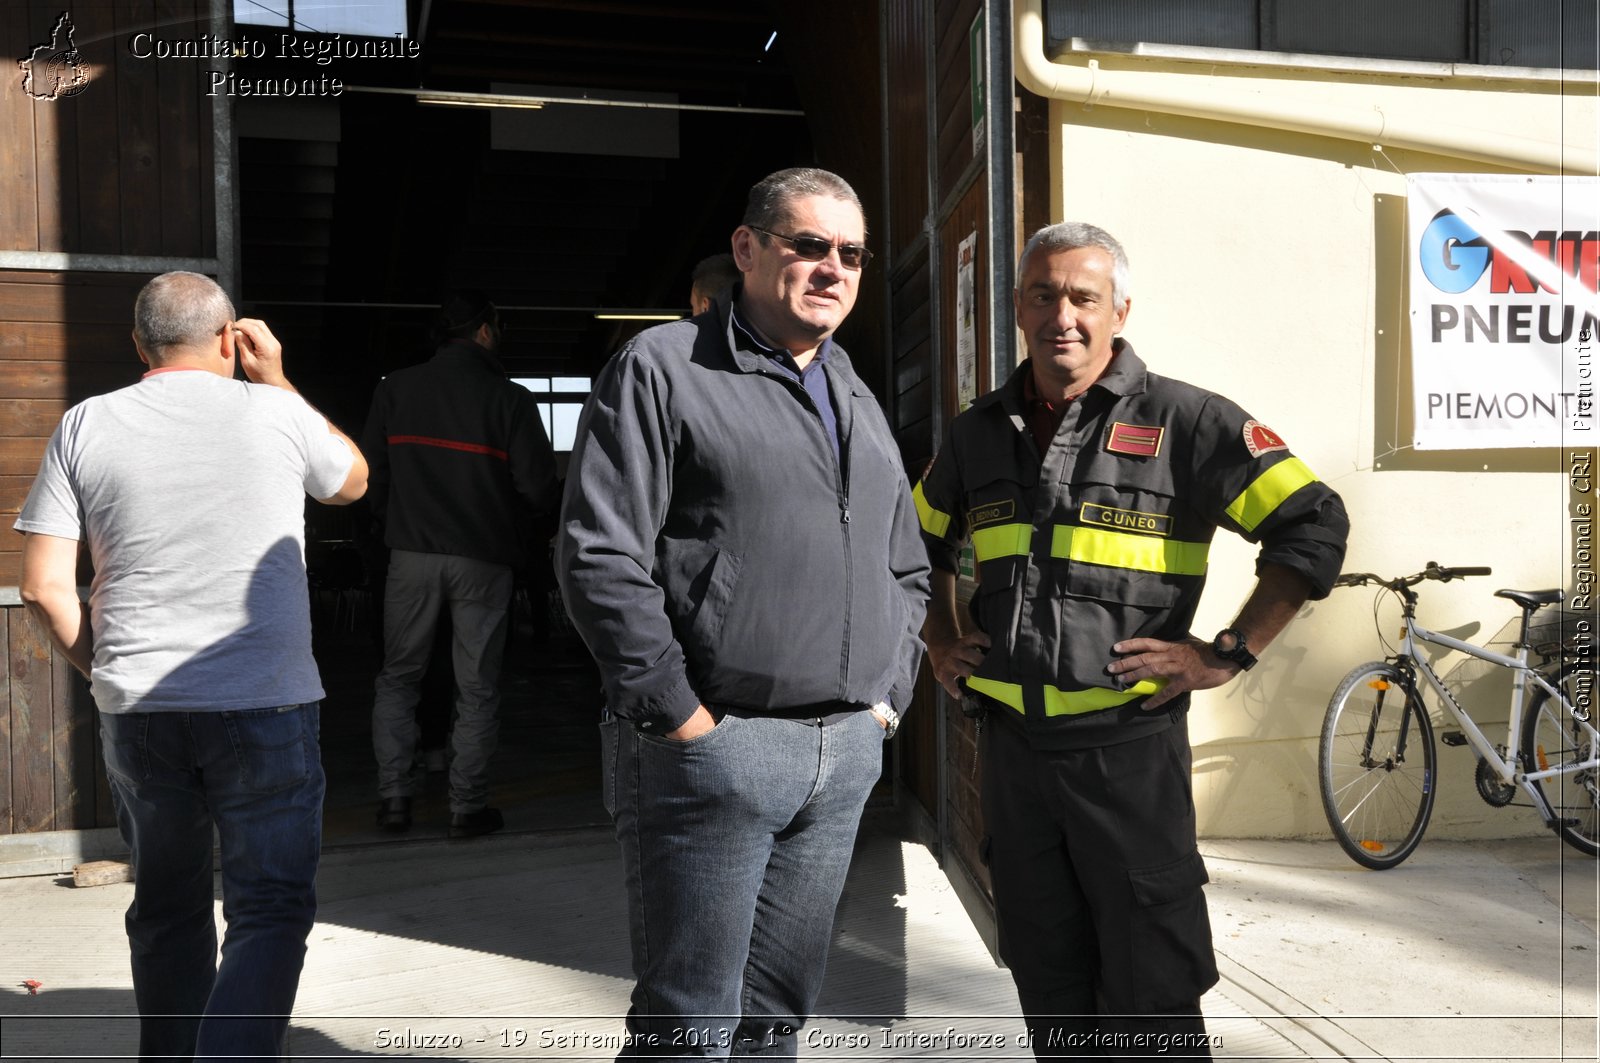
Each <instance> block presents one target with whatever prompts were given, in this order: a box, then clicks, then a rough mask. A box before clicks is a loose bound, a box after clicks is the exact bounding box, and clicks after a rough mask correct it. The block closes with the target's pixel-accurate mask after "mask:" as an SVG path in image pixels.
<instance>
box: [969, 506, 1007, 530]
mask: <svg viewBox="0 0 1600 1063" xmlns="http://www.w3.org/2000/svg"><path fill="white" fill-rule="evenodd" d="M1016 515H1017V500H1016V499H1014V498H1008V499H1006V500H1005V501H1004V502H991V503H990V504H989V505H987V506H979V507H978V508H977V509H974V510H972V511H970V512H969V513H968V514H967V528H968V529H969V530H970V529H972V528H981V527H983V526H984V525H986V524H999V523H1000V522H1001V521H1006V520H1012V519H1013V518H1015V517H1016Z"/></svg>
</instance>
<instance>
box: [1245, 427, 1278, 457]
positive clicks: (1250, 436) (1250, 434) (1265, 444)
mask: <svg viewBox="0 0 1600 1063" xmlns="http://www.w3.org/2000/svg"><path fill="white" fill-rule="evenodd" d="M1244 446H1245V449H1246V450H1248V451H1249V452H1250V456H1251V457H1252V458H1259V457H1261V455H1263V454H1271V453H1272V452H1273V451H1275V450H1288V449H1289V444H1287V443H1285V442H1284V441H1283V437H1282V436H1280V435H1279V434H1278V433H1276V432H1274V431H1273V430H1272V429H1270V428H1268V427H1267V426H1266V425H1264V424H1262V423H1261V422H1260V421H1246V422H1245V423H1244Z"/></svg>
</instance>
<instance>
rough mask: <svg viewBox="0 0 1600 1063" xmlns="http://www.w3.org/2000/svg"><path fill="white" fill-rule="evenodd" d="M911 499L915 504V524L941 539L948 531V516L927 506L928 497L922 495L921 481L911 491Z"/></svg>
mask: <svg viewBox="0 0 1600 1063" xmlns="http://www.w3.org/2000/svg"><path fill="white" fill-rule="evenodd" d="M911 498H912V500H913V501H915V502H916V504H917V522H918V523H919V524H921V525H922V530H923V531H925V532H927V533H928V534H929V535H932V536H934V537H935V538H938V539H943V538H944V536H945V533H946V532H948V531H949V530H950V514H948V513H942V512H940V511H939V510H937V509H934V508H933V507H932V506H931V505H929V504H928V497H927V496H926V495H924V494H923V493H922V481H921V480H918V481H917V486H915V487H913V488H912V489H911Z"/></svg>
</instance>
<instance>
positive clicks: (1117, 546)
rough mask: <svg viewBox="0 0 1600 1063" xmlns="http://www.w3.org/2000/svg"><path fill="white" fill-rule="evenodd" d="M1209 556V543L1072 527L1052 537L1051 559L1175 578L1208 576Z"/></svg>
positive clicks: (1054, 532) (1060, 528)
mask: <svg viewBox="0 0 1600 1063" xmlns="http://www.w3.org/2000/svg"><path fill="white" fill-rule="evenodd" d="M1210 553H1211V544H1210V543H1186V542H1181V541H1179V540H1177V539H1161V538H1157V537H1156V536H1154V535H1129V534H1128V533H1127V532H1115V531H1108V530H1107V529H1105V528H1086V527H1081V526H1075V525H1072V524H1057V525H1056V526H1055V528H1054V529H1053V530H1052V532H1051V535H1050V556H1051V557H1065V558H1067V559H1069V560H1072V561H1083V562H1087V563H1088V564H1091V565H1109V566H1111V567H1112V568H1131V569H1136V570H1138V571H1140V572H1165V573H1168V574H1170V575H1174V576H1203V575H1205V573H1206V558H1207V557H1208V556H1209V555H1210Z"/></svg>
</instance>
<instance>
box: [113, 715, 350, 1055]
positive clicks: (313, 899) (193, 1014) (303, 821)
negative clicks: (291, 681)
mask: <svg viewBox="0 0 1600 1063" xmlns="http://www.w3.org/2000/svg"><path fill="white" fill-rule="evenodd" d="M319 725H320V710H319V707H318V705H317V703H316V702H311V703H308V704H305V705H284V706H280V707H277V708H266V709H249V710H244V711H228V712H136V713H116V714H112V713H103V714H101V716H100V730H101V734H102V736H103V737H104V739H105V756H106V769H107V771H108V773H109V775H110V777H111V791H112V796H113V799H114V803H115V805H116V810H117V825H118V826H119V827H120V828H121V831H122V838H123V840H124V841H125V842H127V844H128V847H129V848H130V849H131V850H132V853H133V874H134V887H133V904H131V905H130V906H129V907H128V914H127V920H126V922H127V928H128V944H129V946H130V949H131V953H132V966H133V992H134V999H135V1000H136V1002H137V1003H138V1006H139V1016H140V1022H139V1054H140V1056H141V1057H143V1058H147V1059H148V1058H152V1057H162V1056H165V1057H178V1058H183V1059H187V1058H189V1057H190V1056H193V1057H195V1058H197V1059H212V1058H221V1057H229V1058H231V1059H234V1060H238V1059H241V1058H245V1059H263V1060H265V1059H274V1060H275V1059H279V1058H281V1056H282V1054H283V1042H284V1034H285V1033H286V1032H287V1030H288V1026H289V1012H290V1011H291V1010H293V1008H294V997H295V991H296V990H297V989H298V988H299V985H300V968H301V967H302V966H303V964H304V963H305V955H306V937H307V935H308V934H310V932H311V925H312V922H313V921H314V920H315V918H316V912H317V895H316V886H315V879H316V874H317V861H318V858H319V856H320V853H321V849H322V797H323V791H324V785H325V784H324V778H323V774H322V751H321V747H320V745H319V744H318V731H319ZM213 824H214V825H215V828H216V831H217V833H218V835H219V836H220V838H221V844H222V912H223V916H224V917H225V919H226V920H227V933H226V934H225V936H224V938H223V941H222V961H221V964H220V965H219V964H218V962H217V935H216V923H215V921H214V918H213V915H212V896H213V890H212V856H211V853H212V844H211V843H212V828H213Z"/></svg>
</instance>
